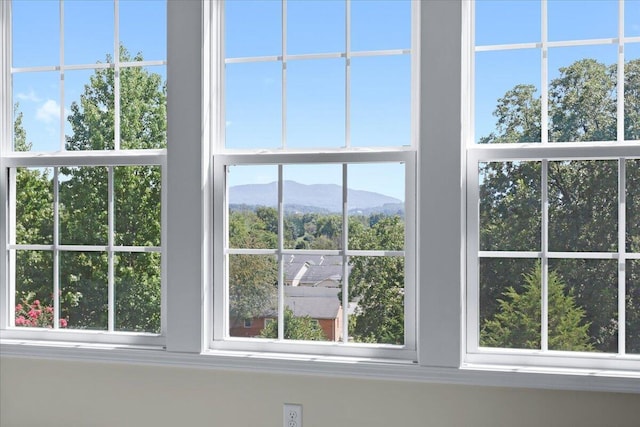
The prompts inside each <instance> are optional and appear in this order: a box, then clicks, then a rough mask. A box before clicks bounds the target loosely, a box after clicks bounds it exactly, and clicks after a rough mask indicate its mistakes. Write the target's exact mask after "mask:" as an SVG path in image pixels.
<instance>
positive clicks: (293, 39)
mask: <svg viewBox="0 0 640 427" xmlns="http://www.w3.org/2000/svg"><path fill="white" fill-rule="evenodd" d="M345 12H346V2H344V1H324V0H305V1H289V2H287V54H289V55H295V54H304V53H321V52H323V53H324V52H343V51H344V50H345V43H346V41H345V33H346V31H345Z"/></svg>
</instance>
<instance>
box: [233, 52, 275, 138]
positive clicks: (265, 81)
mask: <svg viewBox="0 0 640 427" xmlns="http://www.w3.org/2000/svg"><path fill="white" fill-rule="evenodd" d="M225 72H226V81H225V82H226V87H225V90H226V93H225V104H226V105H225V107H226V108H225V114H226V118H225V120H226V122H225V133H226V142H225V144H226V147H227V148H277V147H280V146H282V64H281V63H279V62H256V63H242V64H227V65H226V68H225Z"/></svg>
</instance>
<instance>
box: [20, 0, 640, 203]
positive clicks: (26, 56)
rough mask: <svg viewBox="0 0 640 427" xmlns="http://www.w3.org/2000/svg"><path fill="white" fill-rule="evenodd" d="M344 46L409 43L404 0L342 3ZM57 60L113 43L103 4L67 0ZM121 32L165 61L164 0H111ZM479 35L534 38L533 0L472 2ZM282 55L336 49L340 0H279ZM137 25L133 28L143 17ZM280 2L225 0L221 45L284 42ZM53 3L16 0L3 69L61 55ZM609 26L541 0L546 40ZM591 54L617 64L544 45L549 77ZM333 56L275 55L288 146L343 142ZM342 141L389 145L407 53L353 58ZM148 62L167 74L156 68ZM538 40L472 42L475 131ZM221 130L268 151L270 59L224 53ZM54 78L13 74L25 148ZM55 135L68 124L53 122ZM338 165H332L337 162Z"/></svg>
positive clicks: (403, 114) (606, 19)
mask: <svg viewBox="0 0 640 427" xmlns="http://www.w3.org/2000/svg"><path fill="white" fill-rule="evenodd" d="M351 4H352V8H351V18H352V30H351V49H352V51H355V52H357V51H367V50H387V49H407V48H409V47H410V1H408V0H390V1H381V0H376V1H361V0H354V1H352V3H351ZM64 10H65V32H64V49H65V63H67V64H93V63H96V62H97V61H104V59H105V56H106V54H107V53H109V54H113V33H114V29H113V17H114V8H113V3H112V2H110V1H105V0H94V1H90V2H82V1H77V0H74V1H66V2H65V7H64ZM119 10H120V12H119V15H120V27H119V31H120V39H121V41H122V43H123V44H124V45H125V46H126V47H127V49H129V51H130V52H132V53H136V52H142V53H143V56H144V58H145V59H146V60H163V59H165V58H166V25H165V22H166V3H165V1H161V0H137V1H136V0H121V1H120V6H119ZM476 14H477V27H476V42H477V44H478V45H487V44H503V43H524V42H537V41H539V39H540V23H539V22H540V3H539V1H533V0H532V1H528V0H520V1H504V0H498V1H493V0H492V1H488V0H483V1H478V3H477V5H476ZM287 15H288V24H287V46H286V49H287V52H288V53H289V54H302V53H329V52H333V53H335V52H342V51H344V46H345V9H344V3H343V2H339V1H291V2H289V4H288V9H287ZM141 24H142V25H141ZM281 24H282V23H281V4H280V2H279V1H274V0H266V1H265V0H262V1H249V0H230V1H229V2H228V3H227V6H226V45H225V50H226V56H227V57H229V58H237V57H250V56H273V55H280V54H281V53H282V39H281ZM625 28H626V36H629V37H638V36H640V0H628V1H627V3H626V20H625ZM59 31H60V28H59V6H58V2H57V1H52V0H14V6H13V43H14V49H13V52H14V58H13V60H14V62H13V66H14V67H31V66H47V65H59V63H60V54H59V47H60V37H59ZM616 36H617V1H614V0H604V1H597V0H585V1H577V0H572V1H566V0H550V2H549V38H550V40H553V41H557V40H568V39H586V38H613V37H616ZM626 54H627V59H633V58H639V57H640V43H635V44H634V45H627V47H626ZM583 57H593V58H596V59H598V60H600V61H603V62H605V63H607V64H611V63H613V62H615V59H616V48H615V46H612V45H607V46H595V47H577V48H556V49H552V50H551V51H550V53H549V62H550V78H553V77H555V76H557V69H558V68H559V67H560V66H566V65H569V64H570V63H572V62H573V61H574V60H576V59H579V58H583ZM344 61H345V59H343V58H335V59H312V60H298V61H290V62H289V63H288V65H287V88H286V89H287V98H286V103H287V109H286V115H287V128H286V138H287V146H288V147H292V148H309V147H340V146H343V145H344V143H345V114H346V111H345V90H344V86H345V63H344ZM351 65H352V66H351V107H350V110H349V113H350V117H351V132H350V138H351V144H352V145H353V146H361V147H362V146H382V145H392V146H394V145H395V146H401V145H407V144H409V137H410V119H409V117H410V116H409V113H410V96H411V88H410V58H409V56H408V55H397V56H381V57H369V58H354V59H353V60H352V64H351ZM149 70H150V71H153V72H158V73H160V74H162V75H163V76H165V75H166V70H165V67H152V68H149ZM539 70H540V52H539V51H538V50H537V49H529V50H518V51H513V50H512V51H499V52H487V53H479V54H478V55H477V57H476V73H477V80H476V81H477V82H478V85H477V91H476V139H478V138H479V137H480V136H484V135H487V134H488V133H489V132H491V131H492V130H493V128H494V126H495V118H494V117H493V116H492V112H493V110H494V108H495V105H496V101H497V99H498V98H499V97H501V96H502V95H503V94H504V93H505V92H506V91H507V90H509V89H510V88H512V87H513V86H514V85H516V84H518V83H530V84H534V85H535V86H536V87H538V88H539V87H540V72H539ZM91 74H92V72H91V71H90V70H83V71H69V72H67V73H66V74H65V100H64V105H65V116H66V115H67V114H68V112H69V106H70V104H71V102H72V101H77V100H78V99H79V96H80V94H81V93H82V91H83V88H84V85H85V84H86V83H87V82H88V79H89V76H90V75H91ZM226 79H227V80H226V87H225V90H226V99H227V103H226V133H227V146H228V147H230V148H249V147H251V148H275V147H278V146H280V143H281V135H282V102H283V100H282V80H281V64H280V63H279V62H257V63H242V64H229V65H228V66H227V68H226ZM59 87H60V77H59V73H57V72H37V73H19V74H14V102H19V103H20V111H22V112H23V114H24V126H25V128H26V130H27V136H28V139H29V140H30V141H32V142H33V145H34V149H35V150H56V149H58V147H59V133H60V125H61V120H60V103H61V100H60V90H59ZM62 122H63V123H64V126H65V133H66V134H69V133H70V132H71V130H70V128H69V126H68V124H67V122H66V120H64V117H63V120H62ZM333 169H336V168H335V167H334V166H332V167H330V166H327V167H325V168H323V167H318V168H315V170H317V171H318V172H316V173H309V172H310V170H309V169H308V168H306V169H305V168H291V171H290V172H289V175H288V177H287V179H295V180H297V181H300V182H304V183H307V184H310V183H340V178H341V174H339V173H338V174H336V173H333V172H332V170H333ZM337 169H339V168H337ZM265 170H266V169H265V168H262V167H255V168H253V169H251V170H246V172H245V173H243V174H242V176H237V177H236V178H234V179H236V180H237V181H236V182H237V183H249V182H264V180H265V179H267V178H268V177H269V176H272V174H270V173H264V171H265ZM356 170H360V169H357V168H356V169H354V172H353V173H352V174H351V177H350V183H349V186H350V187H352V188H358V189H364V190H370V191H378V192H381V193H384V194H387V195H390V196H393V197H397V198H400V199H404V194H403V192H404V185H403V177H402V175H403V174H402V173H401V170H402V166H401V165H373V166H368V167H363V169H361V170H360V172H356Z"/></svg>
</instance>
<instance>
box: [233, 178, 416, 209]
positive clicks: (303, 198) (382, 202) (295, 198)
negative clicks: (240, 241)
mask: <svg viewBox="0 0 640 427" xmlns="http://www.w3.org/2000/svg"><path fill="white" fill-rule="evenodd" d="M348 199H349V212H350V213H354V212H357V213H362V214H371V213H392V214H397V213H399V212H402V211H404V203H403V202H402V200H399V199H396V198H395V197H390V196H385V195H384V194H380V193H375V192H372V191H364V190H353V189H349V190H348ZM277 203H278V183H277V182H271V183H269V184H245V185H237V186H233V187H230V188H229V205H230V206H231V208H232V209H233V208H234V207H239V206H245V207H252V206H269V207H276V206H277ZM284 203H285V210H286V211H288V212H292V211H297V212H341V211H342V187H341V186H339V185H335V184H313V185H307V184H300V183H299V182H295V181H285V182H284Z"/></svg>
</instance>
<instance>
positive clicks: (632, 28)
mask: <svg viewBox="0 0 640 427" xmlns="http://www.w3.org/2000/svg"><path fill="white" fill-rule="evenodd" d="M624 34H625V36H627V37H638V36H640V2H639V1H626V2H625V4H624Z"/></svg>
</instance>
